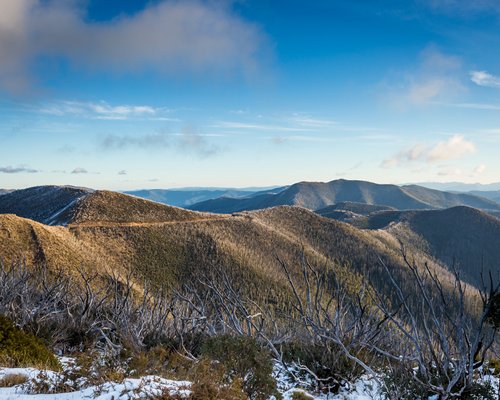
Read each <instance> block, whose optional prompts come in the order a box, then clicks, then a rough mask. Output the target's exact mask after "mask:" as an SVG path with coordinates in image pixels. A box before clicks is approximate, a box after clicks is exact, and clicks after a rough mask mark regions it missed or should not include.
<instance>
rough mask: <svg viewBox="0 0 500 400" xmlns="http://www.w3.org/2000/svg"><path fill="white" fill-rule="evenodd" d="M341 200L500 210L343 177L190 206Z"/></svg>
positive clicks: (312, 204)
mask: <svg viewBox="0 0 500 400" xmlns="http://www.w3.org/2000/svg"><path fill="white" fill-rule="evenodd" d="M340 202H355V203H363V204H369V205H380V206H386V207H391V208H395V209H398V210H410V209H416V210H418V209H435V208H446V207H451V206H456V205H467V206H471V207H476V208H480V209H488V210H493V211H498V210H500V204H497V203H495V202H493V201H491V200H488V199H484V198H480V197H477V196H473V195H468V194H454V193H447V192H440V191H436V190H432V189H427V188H423V187H419V186H414V185H412V186H403V187H399V186H396V185H380V184H375V183H371V182H364V181H348V180H344V179H340V180H335V181H331V182H327V183H322V182H300V183H296V184H294V185H292V186H290V187H288V188H287V189H285V190H283V191H282V192H280V193H276V194H268V193H264V194H259V193H257V194H255V195H254V196H252V197H251V198H245V199H230V198H219V199H214V200H208V201H205V202H201V203H197V204H194V205H193V206H191V207H190V208H191V209H193V210H197V211H210V212H218V213H233V212H238V211H244V210H257V209H263V208H268V207H273V206H277V205H295V206H300V207H304V208H307V209H310V210H319V209H322V208H325V207H327V206H330V205H334V204H336V203H340Z"/></svg>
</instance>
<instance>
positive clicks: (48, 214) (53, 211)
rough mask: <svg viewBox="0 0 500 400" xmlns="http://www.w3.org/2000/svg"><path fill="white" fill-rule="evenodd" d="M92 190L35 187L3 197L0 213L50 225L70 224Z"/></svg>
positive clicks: (66, 187) (0, 203)
mask: <svg viewBox="0 0 500 400" xmlns="http://www.w3.org/2000/svg"><path fill="white" fill-rule="evenodd" d="M91 193H93V190H92V189H86V188H79V187H73V186H36V187H32V188H28V189H21V190H16V191H13V192H11V193H7V194H4V195H3V196H1V197H0V214H16V215H18V216H20V217H24V218H29V219H32V220H34V221H38V222H42V223H44V224H47V225H64V224H66V223H68V222H69V220H70V219H71V215H72V212H73V208H74V207H75V206H76V204H77V202H78V201H79V200H80V199H82V198H84V197H86V196H88V195H89V194H91Z"/></svg>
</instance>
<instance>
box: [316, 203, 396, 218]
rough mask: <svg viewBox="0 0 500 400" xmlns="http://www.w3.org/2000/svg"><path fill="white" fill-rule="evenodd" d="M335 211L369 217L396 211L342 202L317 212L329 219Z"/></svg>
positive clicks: (391, 208) (390, 208)
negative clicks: (378, 213) (377, 213)
mask: <svg viewBox="0 0 500 400" xmlns="http://www.w3.org/2000/svg"><path fill="white" fill-rule="evenodd" d="M334 211H350V212H352V213H355V214H360V215H369V214H372V213H375V212H379V211H395V209H394V208H393V207H388V206H380V205H375V204H366V203H356V202H352V201H342V202H340V203H337V204H334V205H331V206H328V207H325V208H320V209H319V210H316V214H319V215H322V216H324V217H328V215H329V213H332V212H334Z"/></svg>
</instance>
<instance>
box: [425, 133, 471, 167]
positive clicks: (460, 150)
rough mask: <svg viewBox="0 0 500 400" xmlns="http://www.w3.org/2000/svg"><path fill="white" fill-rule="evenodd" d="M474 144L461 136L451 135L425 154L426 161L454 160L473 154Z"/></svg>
mask: <svg viewBox="0 0 500 400" xmlns="http://www.w3.org/2000/svg"><path fill="white" fill-rule="evenodd" d="M475 151H476V146H475V145H474V143H472V142H470V141H468V140H466V139H465V138H464V136H463V135H453V136H452V137H451V138H449V139H448V140H445V141H441V142H439V143H438V144H437V145H436V146H434V147H433V148H431V149H430V150H429V152H428V153H427V155H426V157H427V161H429V162H431V163H432V162H437V161H443V160H454V159H457V158H461V157H462V156H464V155H467V154H472V153H475Z"/></svg>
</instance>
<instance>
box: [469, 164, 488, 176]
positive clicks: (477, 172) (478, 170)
mask: <svg viewBox="0 0 500 400" xmlns="http://www.w3.org/2000/svg"><path fill="white" fill-rule="evenodd" d="M484 171H486V165H485V164H480V165H478V166H477V167H475V168H474V170H473V171H472V175H474V176H477V175H481V174H482V173H483V172H484Z"/></svg>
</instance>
